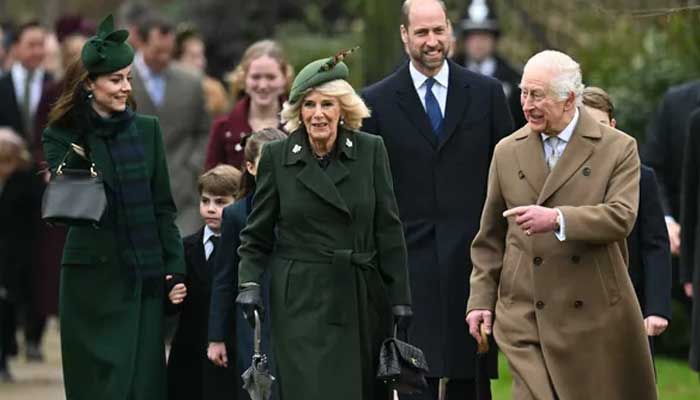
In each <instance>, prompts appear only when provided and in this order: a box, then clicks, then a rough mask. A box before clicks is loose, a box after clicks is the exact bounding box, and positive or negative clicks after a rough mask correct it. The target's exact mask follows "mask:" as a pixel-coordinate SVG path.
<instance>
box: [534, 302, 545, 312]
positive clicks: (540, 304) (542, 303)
mask: <svg viewBox="0 0 700 400" xmlns="http://www.w3.org/2000/svg"><path fill="white" fill-rule="evenodd" d="M535 307H537V309H538V310H541V309H543V308H544V302H543V301H538V302H537V303H535Z"/></svg>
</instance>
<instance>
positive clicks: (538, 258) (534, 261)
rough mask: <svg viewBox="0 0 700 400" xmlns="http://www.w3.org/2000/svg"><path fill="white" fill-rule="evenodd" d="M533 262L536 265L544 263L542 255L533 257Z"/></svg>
mask: <svg viewBox="0 0 700 400" xmlns="http://www.w3.org/2000/svg"><path fill="white" fill-rule="evenodd" d="M532 263H533V264H535V265H542V257H535V258H533V259H532Z"/></svg>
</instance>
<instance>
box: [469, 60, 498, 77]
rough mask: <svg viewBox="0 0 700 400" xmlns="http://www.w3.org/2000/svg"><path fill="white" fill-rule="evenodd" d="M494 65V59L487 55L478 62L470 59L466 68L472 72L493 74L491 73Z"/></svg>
mask: <svg viewBox="0 0 700 400" xmlns="http://www.w3.org/2000/svg"><path fill="white" fill-rule="evenodd" d="M496 67H497V64H496V59H495V58H493V57H489V58H487V59H485V60H484V61H482V62H480V63H478V62H476V61H470V62H469V67H468V68H469V70H470V71H472V72H478V73H480V74H482V75H488V76H493V74H494V73H495V72H496Z"/></svg>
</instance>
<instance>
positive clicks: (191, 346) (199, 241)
mask: <svg viewBox="0 0 700 400" xmlns="http://www.w3.org/2000/svg"><path fill="white" fill-rule="evenodd" d="M240 177H241V173H240V172H239V171H238V170H237V169H236V168H234V167H232V166H230V165H219V166H217V167H215V168H213V169H211V170H209V171H207V172H205V173H204V174H203V175H202V176H200V177H199V181H198V189H199V194H200V201H199V213H200V215H201V217H202V219H203V220H204V223H205V225H204V227H203V228H202V229H200V230H199V231H198V232H196V233H194V234H192V235H190V236H188V237H186V238H184V239H183V245H184V246H183V247H184V248H185V261H186V263H187V278H186V282H185V284H182V283H178V284H175V285H173V287H172V289H171V290H170V291H169V294H168V297H169V298H170V301H171V302H172V303H173V304H174V306H173V307H171V308H170V310H169V311H170V312H172V313H175V312H180V322H179V324H178V328H177V331H176V332H175V337H174V339H173V344H172V348H171V350H170V357H169V360H168V398H169V399H170V400H179V399H182V400H184V399H202V400H207V399H217V400H218V399H235V398H236V393H237V388H236V383H237V382H238V377H237V370H236V368H235V365H232V366H231V367H227V368H219V367H217V366H215V365H214V364H212V363H211V362H210V361H209V359H208V358H207V344H208V342H207V325H208V318H209V299H210V297H211V284H212V277H213V274H214V260H215V256H216V251H217V249H216V247H217V244H218V239H219V236H220V235H221V213H222V210H223V209H224V207H226V206H228V205H229V204H231V203H233V201H234V195H235V193H236V192H237V191H238V186H239V182H240ZM226 345H227V346H230V347H231V349H230V350H231V351H232V350H233V339H231V340H230V341H229V343H226Z"/></svg>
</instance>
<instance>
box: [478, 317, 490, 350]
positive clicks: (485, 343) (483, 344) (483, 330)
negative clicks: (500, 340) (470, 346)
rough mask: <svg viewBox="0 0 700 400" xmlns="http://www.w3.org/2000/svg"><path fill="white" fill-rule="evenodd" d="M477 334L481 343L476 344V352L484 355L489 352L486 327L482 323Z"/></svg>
mask: <svg viewBox="0 0 700 400" xmlns="http://www.w3.org/2000/svg"><path fill="white" fill-rule="evenodd" d="M479 334H480V335H481V343H480V344H477V349H476V352H477V353H479V354H485V353H488V352H489V336H488V334H487V333H486V325H484V324H483V323H481V324H479Z"/></svg>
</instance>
